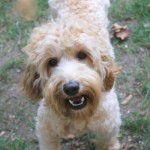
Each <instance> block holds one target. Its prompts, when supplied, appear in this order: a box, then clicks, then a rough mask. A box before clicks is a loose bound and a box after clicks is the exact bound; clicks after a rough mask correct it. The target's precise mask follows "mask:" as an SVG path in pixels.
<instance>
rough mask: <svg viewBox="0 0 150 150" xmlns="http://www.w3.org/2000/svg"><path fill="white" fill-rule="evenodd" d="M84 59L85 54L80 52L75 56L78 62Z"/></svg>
mask: <svg viewBox="0 0 150 150" xmlns="http://www.w3.org/2000/svg"><path fill="white" fill-rule="evenodd" d="M86 57H87V54H86V53H85V52H82V51H80V52H79V53H78V54H77V58H78V59H79V60H84V59H85V58H86Z"/></svg>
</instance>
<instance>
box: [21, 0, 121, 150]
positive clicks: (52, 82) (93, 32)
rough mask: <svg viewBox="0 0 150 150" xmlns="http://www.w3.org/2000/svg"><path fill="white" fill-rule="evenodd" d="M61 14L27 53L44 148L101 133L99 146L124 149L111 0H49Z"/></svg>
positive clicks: (29, 89) (28, 86) (26, 76)
mask: <svg viewBox="0 0 150 150" xmlns="http://www.w3.org/2000/svg"><path fill="white" fill-rule="evenodd" d="M48 3H49V5H50V7H51V8H50V10H51V12H52V14H54V16H55V17H51V19H50V20H49V21H48V23H45V24H43V25H41V26H40V27H36V28H35V29H34V30H33V32H32V34H31V37H30V39H29V41H28V44H27V46H26V47H25V48H24V52H25V53H26V54H27V56H28V59H27V64H26V68H25V70H24V73H23V77H22V79H21V83H22V87H23V88H22V89H23V91H24V93H25V94H26V96H28V97H29V98H30V99H32V100H34V101H35V102H36V101H39V100H40V106H39V108H38V113H37V122H36V133H37V136H38V139H39V145H40V150H60V142H61V140H62V139H67V138H74V137H78V136H80V135H82V134H85V133H94V134H95V135H96V140H95V141H96V142H95V143H96V150H119V148H120V144H119V141H118V134H119V130H120V125H121V117H120V109H119V103H118V99H117V95H116V92H115V77H116V75H117V74H118V73H119V71H120V68H119V66H118V64H117V63H116V62H115V58H114V51H113V47H112V45H111V43H110V38H109V33H108V29H107V27H108V23H109V21H108V17H107V9H108V7H109V5H110V2H109V0H93V1H92V0H49V1H48Z"/></svg>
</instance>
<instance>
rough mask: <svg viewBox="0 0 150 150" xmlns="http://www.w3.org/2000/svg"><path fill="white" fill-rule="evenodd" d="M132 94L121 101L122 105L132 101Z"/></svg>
mask: <svg viewBox="0 0 150 150" xmlns="http://www.w3.org/2000/svg"><path fill="white" fill-rule="evenodd" d="M132 97H133V96H132V95H131V94H130V95H128V96H127V97H126V98H125V99H124V100H123V102H122V103H121V104H122V105H126V104H128V103H129V102H130V101H131V99H132Z"/></svg>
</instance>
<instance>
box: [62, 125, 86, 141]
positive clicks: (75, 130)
mask: <svg viewBox="0 0 150 150" xmlns="http://www.w3.org/2000/svg"><path fill="white" fill-rule="evenodd" d="M62 129H63V130H62V131H63V138H65V139H68V138H74V137H76V136H79V135H81V134H84V133H85V132H86V130H87V125H86V123H85V122H68V123H66V124H65V125H64V127H63V128H62Z"/></svg>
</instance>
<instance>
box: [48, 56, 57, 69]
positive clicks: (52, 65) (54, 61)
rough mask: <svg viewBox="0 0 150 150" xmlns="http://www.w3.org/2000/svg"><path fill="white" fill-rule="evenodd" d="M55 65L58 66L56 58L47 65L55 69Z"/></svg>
mask: <svg viewBox="0 0 150 150" xmlns="http://www.w3.org/2000/svg"><path fill="white" fill-rule="evenodd" d="M57 64H58V60H57V58H52V59H50V60H49V62H48V65H49V66H51V67H55V66H57Z"/></svg>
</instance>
